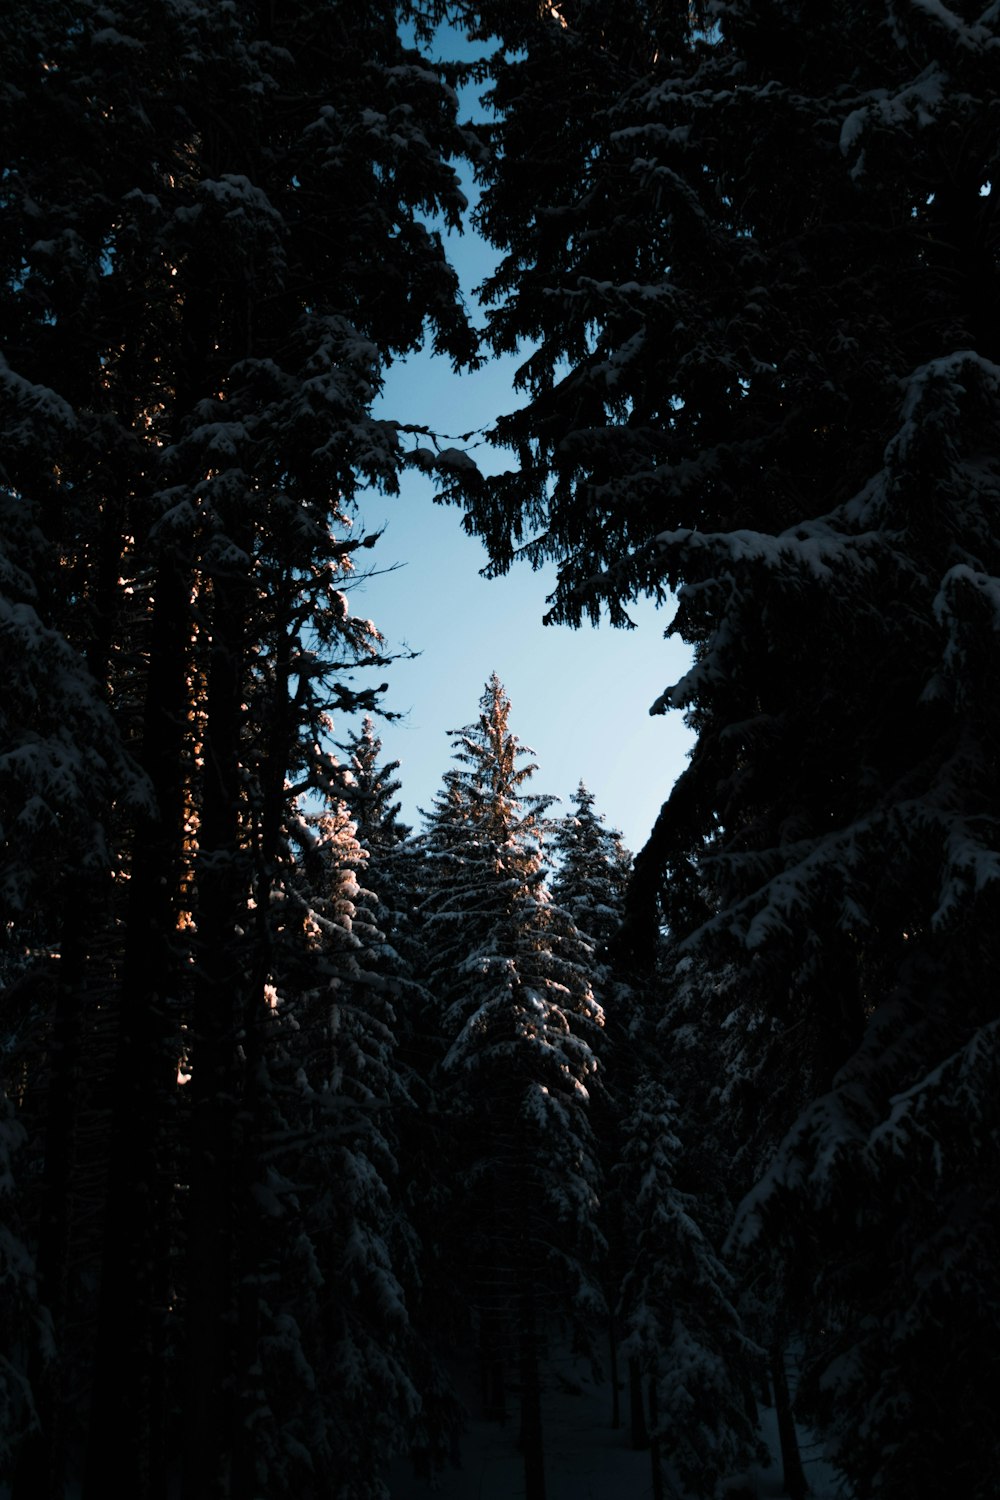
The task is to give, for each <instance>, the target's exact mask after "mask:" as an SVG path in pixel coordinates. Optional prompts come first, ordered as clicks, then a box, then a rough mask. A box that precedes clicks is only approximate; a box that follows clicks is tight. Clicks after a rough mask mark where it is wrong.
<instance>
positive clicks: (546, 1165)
mask: <svg viewBox="0 0 1000 1500" xmlns="http://www.w3.org/2000/svg"><path fill="white" fill-rule="evenodd" d="M509 717H510V702H509V700H508V698H507V696H506V694H505V692H504V689H503V686H502V684H501V682H500V680H499V678H498V677H497V676H496V674H495V673H494V674H493V676H492V677H491V678H490V679H489V681H488V683H487V684H486V690H485V692H484V694H483V697H482V699H481V700H480V714H479V718H478V720H477V721H475V722H474V723H472V724H470V725H467V726H466V727H465V728H464V729H461V730H457V731H455V732H454V747H455V759H456V761H457V765H455V766H453V767H452V768H451V770H450V772H449V774H448V776H447V777H446V779H445V785H444V788H443V790H442V792H441V793H440V794H439V796H438V798H437V800H436V802H435V805H434V809H433V811H432V813H431V814H430V817H429V820H428V826H427V830H426V832H425V834H424V835H423V838H422V840H421V849H422V851H423V855H424V860H425V866H426V869H427V880H428V894H427V895H426V896H425V898H424V901H423V906H422V914H423V917H424V926H425V933H426V938H427V945H428V954H429V968H428V974H427V984H428V987H429V988H430V989H431V991H432V993H433V995H434V997H435V1000H436V1003H437V1004H438V1005H439V1007H440V1014H441V1028H442V1033H443V1037H442V1050H443V1057H442V1062H441V1081H440V1086H439V1089H440V1099H441V1105H440V1107H441V1108H442V1109H443V1110H444V1111H446V1114H447V1118H448V1121H449V1124H450V1128H451V1130H452V1132H453V1140H452V1155H451V1158H450V1161H449V1171H450V1180H451V1181H452V1182H453V1183H459V1184H461V1191H460V1193H459V1194H457V1195H456V1194H453V1196H452V1201H451V1205H450V1207H451V1213H450V1224H451V1235H452V1253H453V1255H455V1257H456V1259H455V1262H454V1264H453V1266H452V1274H453V1275H454V1276H457V1277H458V1278H459V1279H460V1281H461V1282H462V1284H463V1285H464V1287H465V1288H466V1290H467V1294H468V1297H469V1301H470V1305H471V1306H472V1307H473V1308H474V1310H475V1313H476V1315H477V1318H478V1324H479V1329H478V1331H479V1338H480V1348H481V1353H482V1357H483V1368H484V1381H485V1382H486V1389H484V1396H485V1400H486V1405H487V1408H488V1409H489V1410H491V1411H493V1412H494V1413H496V1412H498V1411H500V1410H502V1407H503V1401H504V1395H503V1388H504V1379H505V1372H506V1367H507V1365H508V1363H509V1362H511V1361H513V1360H516V1361H517V1362H518V1365H519V1369H520V1379H521V1388H522V1425H523V1429H524V1447H525V1472H526V1482H527V1486H528V1493H529V1494H530V1495H531V1496H533V1497H537V1496H539V1495H540V1494H541V1493H542V1488H541V1487H542V1485H543V1482H544V1481H543V1477H542V1475H543V1467H542V1440H541V1428H540V1420H541V1419H540V1408H539V1358H538V1356H539V1347H540V1340H541V1338H542V1332H543V1329H544V1327H545V1326H546V1325H547V1324H549V1323H550V1322H552V1321H553V1320H556V1321H560V1322H562V1323H563V1324H568V1325H570V1326H572V1327H574V1328H576V1329H578V1330H579V1331H580V1332H583V1331H584V1330H585V1329H586V1327H587V1325H588V1324H589V1323H591V1322H592V1320H593V1318H594V1316H595V1314H597V1313H598V1312H599V1311H600V1309H601V1306H602V1298H601V1294H600V1292H599V1290H598V1287H597V1282H596V1279H595V1270H596V1263H597V1257H598V1255H599V1251H600V1233H599V1230H598V1228H597V1222H596V1212H597V1206H598V1200H597V1189H598V1170H597V1165H596V1159H595V1144H594V1140H593V1137H592V1132H591V1128H590V1124H589V1120H588V1102H589V1096H590V1090H591V1088H592V1087H593V1084H594V1075H595V1073H596V1069H597V1063H596V1059H595V1055H594V1044H595V1042H596V1041H597V1038H598V1035H599V1028H600V1026H601V1024H602V1015H601V1011H600V1008H599V1006H598V1005H597V1002H596V1001H595V999H594V996H593V992H592V989H591V985H590V978H589V962H590V957H591V950H590V948H589V946H588V945H587V944H586V943H585V941H584V940H583V939H582V938H581V936H580V934H579V933H578V932H577V930H576V928H575V926H574V925H573V922H572V919H571V918H570V916H569V914H568V913H566V912H565V911H563V910H562V909H560V908H559V907H557V906H555V905H554V904H553V903H552V902H551V900H550V898H549V895H548V892H547V891H546V889H545V885H544V870H543V867H542V856H541V839H542V828H543V819H542V815H543V813H544V811H545V808H546V807H547V806H548V803H549V801H550V799H548V798H545V797H539V796H535V795H532V794H530V793H528V792H527V791H526V790H525V784H526V783H527V781H528V780H529V778H530V777H531V775H532V774H533V772H534V770H535V766H534V765H533V764H531V763H530V762H529V763H527V764H522V762H523V761H524V760H525V756H526V755H527V754H528V753H529V752H527V751H526V750H525V749H524V747H523V746H522V745H521V743H520V741H519V740H518V739H517V737H516V736H515V735H514V734H513V733H512V731H511V729H510V726H509ZM456 1163H460V1164H461V1170H460V1171H457V1172H456V1170H455V1168H456Z"/></svg>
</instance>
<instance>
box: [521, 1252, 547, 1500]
mask: <svg viewBox="0 0 1000 1500" xmlns="http://www.w3.org/2000/svg"><path fill="white" fill-rule="evenodd" d="M523 1282H524V1284H523V1285H522V1287H521V1290H520V1292H519V1294H518V1303H519V1313H520V1316H519V1319H518V1322H519V1327H518V1346H519V1350H518V1352H519V1354H520V1365H521V1447H522V1450H523V1453H524V1496H525V1500H545V1454H544V1448H543V1442H542V1391H541V1382H540V1380H539V1376H538V1326H537V1317H536V1310H535V1292H534V1287H533V1286H532V1283H531V1280H530V1273H528V1272H525V1273H524V1274H523Z"/></svg>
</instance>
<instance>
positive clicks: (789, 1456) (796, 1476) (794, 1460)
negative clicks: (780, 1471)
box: [771, 1340, 809, 1500]
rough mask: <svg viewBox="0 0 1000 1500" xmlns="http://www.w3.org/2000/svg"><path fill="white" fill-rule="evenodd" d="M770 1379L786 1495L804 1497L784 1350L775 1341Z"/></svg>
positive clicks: (805, 1490)
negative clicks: (772, 1388)
mask: <svg viewBox="0 0 1000 1500" xmlns="http://www.w3.org/2000/svg"><path fill="white" fill-rule="evenodd" d="M771 1379H772V1381H773V1382H774V1410H775V1414H776V1416H777V1418H778V1439H779V1441H780V1443H781V1462H782V1465H783V1468H784V1487H785V1494H786V1495H788V1497H789V1500H805V1496H806V1495H808V1493H809V1486H808V1485H807V1484H806V1476H805V1471H804V1470H803V1468H802V1459H801V1457H800V1454H799V1440H798V1435H797V1434H796V1431H795V1420H794V1418H793V1416H792V1403H791V1399H790V1397H789V1394H788V1376H787V1374H786V1373H785V1350H784V1347H783V1345H782V1344H781V1342H780V1341H778V1340H776V1341H775V1343H774V1344H772V1346H771Z"/></svg>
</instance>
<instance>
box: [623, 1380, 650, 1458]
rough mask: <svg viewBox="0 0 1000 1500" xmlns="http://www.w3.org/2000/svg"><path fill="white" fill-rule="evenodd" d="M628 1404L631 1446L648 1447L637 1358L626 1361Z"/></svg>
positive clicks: (647, 1433)
mask: <svg viewBox="0 0 1000 1500" xmlns="http://www.w3.org/2000/svg"><path fill="white" fill-rule="evenodd" d="M628 1406H629V1432H630V1437H631V1442H632V1447H633V1448H636V1449H640V1448H648V1447H649V1429H648V1428H647V1426H646V1409H645V1407H644V1405H643V1400H642V1370H641V1368H640V1366H639V1361H638V1360H637V1359H630V1360H629V1362H628Z"/></svg>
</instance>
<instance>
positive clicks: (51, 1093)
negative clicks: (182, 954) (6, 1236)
mask: <svg viewBox="0 0 1000 1500" xmlns="http://www.w3.org/2000/svg"><path fill="white" fill-rule="evenodd" d="M82 925H83V892H82V890H80V889H76V890H72V889H71V890H70V892H69V895H68V900H67V914H66V922H65V925H64V928H63V941H62V947H61V952H60V958H59V963H58V967H57V970H56V974H55V982H54V994H53V1015H52V1030H51V1035H50V1039H49V1049H48V1052H49V1080H48V1092H47V1101H46V1113H45V1164H44V1167H43V1169H42V1191H41V1208H40V1213H39V1222H38V1252H37V1263H38V1295H39V1301H40V1302H41V1303H42V1305H43V1307H45V1308H47V1309H48V1312H49V1315H50V1317H51V1319H52V1332H53V1338H54V1341H55V1347H56V1353H55V1358H54V1359H51V1360H46V1359H45V1358H44V1355H43V1353H42V1350H41V1348H40V1346H39V1342H38V1340H37V1339H36V1340H34V1341H33V1343H32V1347H31V1351H30V1354H29V1361H28V1379H29V1382H30V1384H31V1389H32V1392H33V1395H34V1400H35V1410H36V1413H37V1416H38V1431H37V1432H36V1433H34V1434H33V1435H32V1436H31V1437H30V1438H29V1439H28V1440H27V1441H26V1442H25V1443H24V1445H23V1447H22V1448H21V1451H20V1453H19V1455H18V1464H17V1470H16V1473H15V1475H14V1483H13V1487H12V1494H13V1500H50V1497H51V1500H57V1497H58V1500H61V1497H62V1496H63V1495H64V1494H65V1490H66V1433H65V1424H64V1413H65V1398H64V1393H65V1375H66V1370H65V1359H66V1337H65V1335H66V1309H67V1271H68V1263H69V1248H70V1234H71V1210H72V1202H73V1167H74V1158H75V1139H76V1123H77V1115H78V1109H79V1085H80V1039H81V1031H82V1016H81V1006H82V1003H83V999H82V993H81V992H82V989H83V977H84V952H83V941H82V940H83V932H82Z"/></svg>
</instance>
